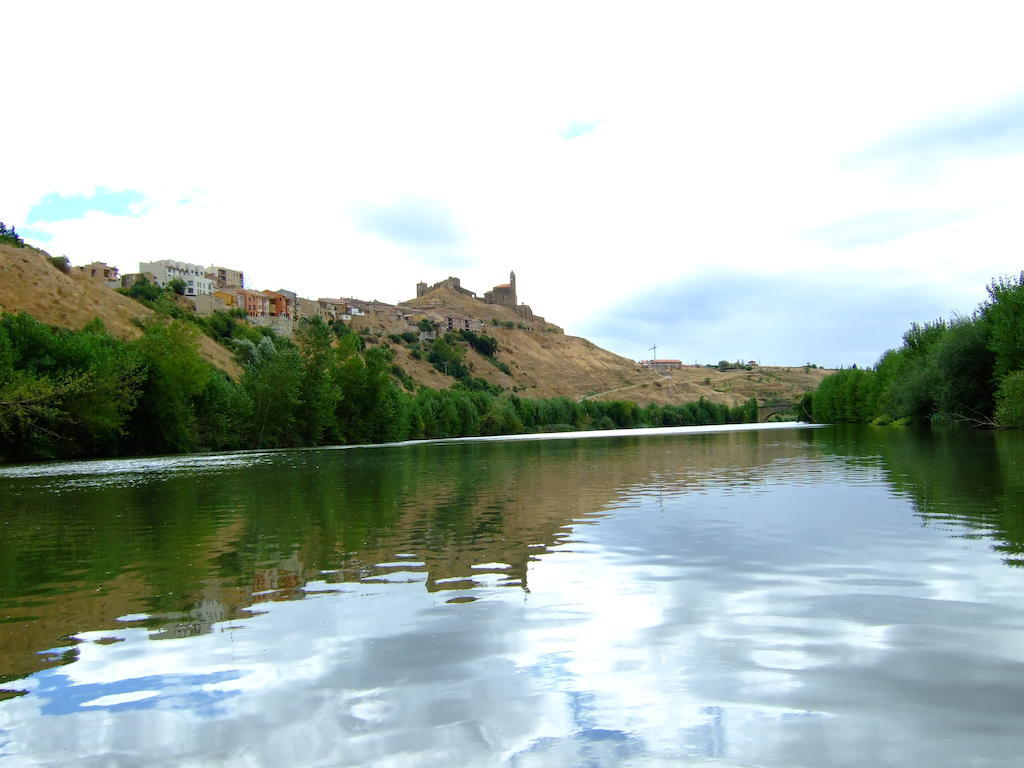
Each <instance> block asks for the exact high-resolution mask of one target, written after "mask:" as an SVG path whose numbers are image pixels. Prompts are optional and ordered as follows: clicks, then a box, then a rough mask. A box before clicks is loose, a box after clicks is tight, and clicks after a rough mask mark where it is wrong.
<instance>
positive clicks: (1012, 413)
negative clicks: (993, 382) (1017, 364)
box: [995, 370, 1024, 429]
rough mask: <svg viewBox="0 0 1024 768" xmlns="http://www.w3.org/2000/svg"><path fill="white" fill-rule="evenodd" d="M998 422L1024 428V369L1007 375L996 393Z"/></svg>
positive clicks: (1006, 425)
mask: <svg viewBox="0 0 1024 768" xmlns="http://www.w3.org/2000/svg"><path fill="white" fill-rule="evenodd" d="M995 416H996V424H998V425H999V426H1000V427H1012V428H1014V429H1024V370H1021V371H1014V372H1013V373H1011V374H1009V375H1007V376H1005V377H1004V378H1003V380H1002V382H1001V383H1000V385H999V391H998V392H997V393H996V413H995Z"/></svg>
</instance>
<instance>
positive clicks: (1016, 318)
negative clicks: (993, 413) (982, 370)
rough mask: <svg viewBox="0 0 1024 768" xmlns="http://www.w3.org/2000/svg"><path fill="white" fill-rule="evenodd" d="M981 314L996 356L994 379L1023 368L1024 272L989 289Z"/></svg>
mask: <svg viewBox="0 0 1024 768" xmlns="http://www.w3.org/2000/svg"><path fill="white" fill-rule="evenodd" d="M988 295H989V299H988V301H987V302H986V303H985V304H984V305H982V308H981V315H982V318H983V319H984V321H985V323H986V324H987V325H988V327H989V348H990V349H991V350H992V353H993V354H994V355H995V378H996V380H997V381H998V380H1000V379H1002V378H1003V377H1004V376H1006V375H1007V374H1009V373H1011V372H1013V371H1019V370H1021V369H1024V272H1021V273H1020V276H1019V277H1017V278H1007V277H1004V278H1000V279H999V280H993V281H992V283H990V284H989V286H988Z"/></svg>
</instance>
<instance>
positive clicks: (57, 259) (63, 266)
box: [0, 225, 71, 275]
mask: <svg viewBox="0 0 1024 768" xmlns="http://www.w3.org/2000/svg"><path fill="white" fill-rule="evenodd" d="M0 226H2V225H0ZM50 263H51V264H52V265H53V266H54V267H56V268H57V269H58V270H60V271H61V272H63V273H64V274H65V275H66V274H68V273H70V272H71V261H70V260H69V259H68V257H67V256H51V257H50Z"/></svg>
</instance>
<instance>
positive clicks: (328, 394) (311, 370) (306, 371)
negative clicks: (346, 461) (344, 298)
mask: <svg viewBox="0 0 1024 768" xmlns="http://www.w3.org/2000/svg"><path fill="white" fill-rule="evenodd" d="M331 340H332V333H331V329H330V328H329V327H328V326H327V323H325V322H324V321H323V319H322V318H320V317H311V318H310V317H304V318H302V319H301V320H299V322H298V325H297V326H296V328H295V343H296V346H297V347H298V350H299V355H300V356H301V358H302V379H301V382H300V384H299V398H300V399H301V401H302V407H301V409H300V412H299V425H298V428H299V435H300V439H301V441H302V442H303V444H305V445H319V444H320V442H321V440H322V439H323V437H324V435H326V434H328V432H329V430H330V429H331V427H332V426H333V425H334V424H335V423H336V416H335V407H336V406H337V403H338V400H339V398H340V397H341V391H340V390H339V389H338V388H337V387H336V386H335V384H334V382H333V381H332V380H331V369H332V368H333V366H334V365H335V364H336V357H337V356H336V354H335V351H334V349H333V348H332V347H331Z"/></svg>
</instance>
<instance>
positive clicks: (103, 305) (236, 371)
mask: <svg viewBox="0 0 1024 768" xmlns="http://www.w3.org/2000/svg"><path fill="white" fill-rule="evenodd" d="M0 311H3V312H26V313H28V314H30V315H32V316H33V317H34V318H36V319H37V320H39V321H41V322H43V323H47V324H49V325H56V326H59V327H61V328H70V329H72V330H76V331H77V330H79V329H80V328H82V327H84V326H85V325H86V324H87V323H89V322H91V321H92V320H93V319H95V318H97V317H98V318H99V319H100V320H102V321H103V324H104V325H105V326H106V328H107V330H108V331H110V333H111V334H112V335H114V336H116V337H117V338H119V339H124V340H126V341H129V340H131V339H135V338H138V337H139V336H141V335H142V331H141V330H140V328H139V327H138V325H137V324H136V320H139V319H145V318H147V317H151V316H152V315H153V312H152V311H151V310H149V309H148V308H146V307H144V306H142V305H141V304H139V303H138V302H137V301H134V300H133V299H129V298H128V297H127V296H122V295H121V294H119V293H118V292H117V291H114V290H112V289H110V288H107V287H106V286H105V285H102V284H100V283H97V282H94V281H93V280H90V279H89V278H88V277H85V276H84V275H78V274H70V275H66V274H64V273H63V272H61V271H60V270H58V269H56V268H55V267H54V266H53V265H52V264H51V263H50V259H49V255H48V254H47V253H46V252H45V251H39V250H36V249H35V248H31V247H28V246H26V247H24V248H15V247H13V246H10V245H7V244H0ZM199 351H200V353H201V354H202V355H203V357H204V358H205V359H206V360H208V361H209V362H210V363H212V364H213V365H215V366H217V367H218V368H220V369H221V370H222V371H226V372H227V373H228V374H230V375H232V376H235V377H237V376H239V375H240V374H241V369H240V368H239V367H238V364H237V363H235V361H234V359H233V358H232V356H231V353H230V352H228V351H227V350H226V349H224V348H223V347H222V346H220V345H219V344H217V343H216V342H214V341H213V340H212V339H210V338H208V337H206V336H201V337H200V339H199Z"/></svg>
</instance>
